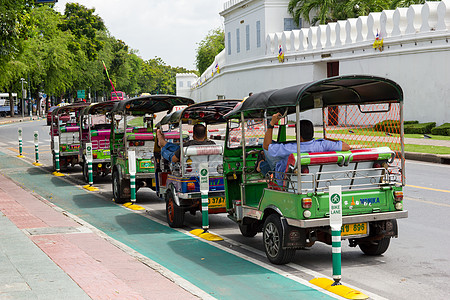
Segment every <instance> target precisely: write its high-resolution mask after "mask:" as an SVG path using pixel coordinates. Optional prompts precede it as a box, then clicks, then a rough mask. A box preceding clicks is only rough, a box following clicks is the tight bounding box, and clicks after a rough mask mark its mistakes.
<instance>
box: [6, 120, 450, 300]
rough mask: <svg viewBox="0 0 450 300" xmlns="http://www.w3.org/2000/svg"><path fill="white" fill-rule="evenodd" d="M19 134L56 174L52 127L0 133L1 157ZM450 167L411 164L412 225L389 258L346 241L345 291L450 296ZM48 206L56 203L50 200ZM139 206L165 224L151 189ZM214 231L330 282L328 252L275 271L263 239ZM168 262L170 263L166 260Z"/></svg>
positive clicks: (301, 254)
mask: <svg viewBox="0 0 450 300" xmlns="http://www.w3.org/2000/svg"><path fill="white" fill-rule="evenodd" d="M18 127H22V129H23V132H24V134H23V140H24V148H23V149H24V150H23V151H24V155H25V156H26V158H25V159H26V160H28V161H30V162H32V161H33V160H34V145H33V132H34V131H36V130H37V131H39V136H40V143H39V157H40V163H42V164H43V167H42V168H43V169H44V170H46V171H48V172H51V165H52V164H51V153H50V136H49V135H48V132H49V127H48V126H45V121H44V120H41V121H34V122H26V123H15V124H9V125H3V126H0V137H1V138H0V151H2V152H4V153H6V154H8V155H12V156H13V155H16V154H17V151H18V142H17V129H18ZM65 174H66V175H67V176H66V179H67V180H69V182H71V183H72V184H73V185H79V186H81V185H84V183H83V182H82V175H81V168H80V167H79V166H77V167H75V168H73V169H71V170H68V171H67V172H65ZM449 174H450V166H449V165H437V164H430V163H423V162H417V161H408V162H407V164H406V178H407V182H406V183H407V186H406V187H405V189H404V194H405V201H404V205H405V208H406V209H407V210H408V211H409V218H408V219H401V220H399V221H398V224H399V238H397V239H393V240H391V245H390V248H389V249H388V251H387V252H386V253H385V254H384V255H383V256H379V257H368V256H365V255H363V254H362V252H361V251H360V250H359V248H350V247H348V245H347V242H343V249H342V277H343V282H344V283H345V284H346V285H349V286H351V287H354V288H356V289H358V290H360V291H362V292H365V293H366V294H368V295H370V296H371V298H373V299H383V298H385V299H423V298H425V297H427V298H428V299H445V298H447V297H448V295H449V294H450V288H449V287H448V284H447V283H448V280H449V279H450V251H449V250H448V249H449V246H450V231H449V230H448V228H449V226H450V220H449V218H448V216H449V215H450V181H449V179H448V178H449ZM95 186H96V187H99V188H100V191H99V192H98V194H99V195H101V196H102V197H103V198H104V200H105V201H111V199H112V193H111V182H110V176H107V177H104V178H99V179H98V180H97V181H96V182H95ZM49 200H51V199H49ZM137 201H138V204H139V205H141V206H143V207H144V208H145V209H146V210H147V213H146V214H145V215H146V217H148V218H150V219H153V220H157V221H160V222H162V223H163V224H164V223H165V211H164V210H165V204H164V202H163V201H162V200H161V199H159V198H158V197H156V195H155V193H154V192H152V191H151V190H149V189H145V188H143V189H141V190H139V192H138V193H137ZM185 222H186V227H185V228H183V230H184V231H190V230H191V229H194V228H200V227H201V216H200V214H199V213H197V215H196V216H191V215H189V214H186V220H185ZM210 228H211V231H212V232H214V233H216V234H219V235H220V236H222V237H223V238H224V239H225V240H224V241H223V242H219V243H218V244H219V245H220V246H221V247H224V248H225V249H228V250H229V251H231V252H232V253H234V254H236V255H238V256H241V257H243V258H244V259H246V260H250V261H253V262H255V263H257V264H259V265H261V266H264V267H266V268H270V269H271V270H274V271H276V272H278V273H280V274H284V275H286V274H289V276H294V277H297V278H301V279H305V280H310V279H312V278H314V277H331V247H330V246H327V245H324V244H320V243H317V244H315V245H314V246H313V247H312V248H310V249H308V250H301V251H297V254H296V256H295V259H294V261H293V262H292V263H290V264H288V265H285V266H274V265H270V264H269V263H268V262H267V259H266V258H265V254H264V251H263V245H262V234H258V235H257V236H256V237H254V238H245V237H242V235H241V234H240V232H239V230H238V228H237V226H236V224H234V223H233V222H232V221H230V220H229V219H228V218H227V217H226V216H225V215H212V216H210ZM167 259H170V257H168V258H167Z"/></svg>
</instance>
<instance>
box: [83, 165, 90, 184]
mask: <svg viewBox="0 0 450 300" xmlns="http://www.w3.org/2000/svg"><path fill="white" fill-rule="evenodd" d="M81 167H82V168H83V179H84V181H85V182H86V183H89V170H88V167H89V166H88V163H87V161H85V160H83V162H82V163H81Z"/></svg>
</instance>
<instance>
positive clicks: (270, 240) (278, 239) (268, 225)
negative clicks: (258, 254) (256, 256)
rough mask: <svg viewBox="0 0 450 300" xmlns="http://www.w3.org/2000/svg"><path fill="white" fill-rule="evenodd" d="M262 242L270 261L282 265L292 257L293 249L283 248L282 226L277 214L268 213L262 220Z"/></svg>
mask: <svg viewBox="0 0 450 300" xmlns="http://www.w3.org/2000/svg"><path fill="white" fill-rule="evenodd" d="M263 242H264V250H265V252H266V256H267V258H268V259H269V261H270V262H271V263H273V264H276V265H284V264H287V263H289V262H290V261H291V260H292V259H293V258H294V255H295V249H283V227H282V225H281V220H280V217H279V216H278V215H277V214H272V215H270V216H269V217H267V219H266V221H265V222H264V230H263Z"/></svg>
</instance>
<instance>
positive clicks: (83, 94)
mask: <svg viewBox="0 0 450 300" xmlns="http://www.w3.org/2000/svg"><path fill="white" fill-rule="evenodd" d="M77 98H80V99H84V98H86V91H85V90H78V91H77Z"/></svg>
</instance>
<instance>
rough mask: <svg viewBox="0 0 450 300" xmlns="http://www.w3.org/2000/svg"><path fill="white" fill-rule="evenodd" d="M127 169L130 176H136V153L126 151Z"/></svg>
mask: <svg viewBox="0 0 450 300" xmlns="http://www.w3.org/2000/svg"><path fill="white" fill-rule="evenodd" d="M128 169H129V172H130V174H131V175H136V153H135V152H134V151H128Z"/></svg>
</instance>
